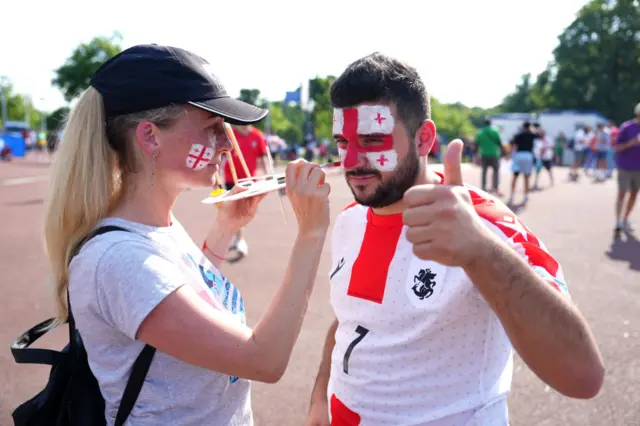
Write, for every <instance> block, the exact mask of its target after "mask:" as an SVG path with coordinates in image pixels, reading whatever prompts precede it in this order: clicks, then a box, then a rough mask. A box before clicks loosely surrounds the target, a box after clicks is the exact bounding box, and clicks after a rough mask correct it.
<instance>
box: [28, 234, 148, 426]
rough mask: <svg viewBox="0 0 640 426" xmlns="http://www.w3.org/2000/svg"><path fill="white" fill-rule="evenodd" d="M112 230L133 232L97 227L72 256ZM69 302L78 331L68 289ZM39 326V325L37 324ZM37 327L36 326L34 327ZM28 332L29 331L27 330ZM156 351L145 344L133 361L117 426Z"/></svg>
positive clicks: (72, 324) (72, 326) (71, 325)
mask: <svg viewBox="0 0 640 426" xmlns="http://www.w3.org/2000/svg"><path fill="white" fill-rule="evenodd" d="M112 231H125V232H131V231H129V230H128V229H125V228H121V227H119V226H114V225H107V226H101V227H99V228H96V229H94V230H93V232H91V233H90V234H89V235H87V236H86V237H85V238H84V239H83V240H82V241H80V243H78V245H77V246H76V248H75V249H74V251H73V254H72V256H71V258H73V257H75V256H76V255H77V254H78V253H79V252H80V249H81V248H82V246H83V245H84V244H86V243H87V242H88V241H89V240H90V239H92V238H93V237H97V236H98V235H102V234H106V233H107V232H112ZM67 303H68V306H69V332H70V334H71V333H72V331H76V324H75V321H74V319H73V315H72V314H71V301H70V300H69V292H68V291H67ZM36 327H37V326H36ZM34 328H35V327H34ZM27 333H28V332H27ZM74 341H75V339H74V338H73V337H71V342H72V345H73V344H74ZM155 353H156V348H154V347H153V346H149V345H145V347H144V349H143V350H142V352H140V355H138V358H136V360H135V362H134V363H133V367H132V369H131V375H130V376H129V380H128V381H127V386H126V388H125V389H124V394H123V395H122V399H121V400H120V407H119V408H118V414H117V415H116V422H115V426H122V425H123V424H124V422H125V420H127V418H128V417H129V414H131V410H133V406H134V405H135V403H136V401H137V400H138V396H139V395H140V391H141V390H142V386H143V385H144V380H145V378H146V377H147V373H148V372H149V368H150V367H151V361H153V356H154V355H155Z"/></svg>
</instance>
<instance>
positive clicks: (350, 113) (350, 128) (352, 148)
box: [339, 108, 393, 169]
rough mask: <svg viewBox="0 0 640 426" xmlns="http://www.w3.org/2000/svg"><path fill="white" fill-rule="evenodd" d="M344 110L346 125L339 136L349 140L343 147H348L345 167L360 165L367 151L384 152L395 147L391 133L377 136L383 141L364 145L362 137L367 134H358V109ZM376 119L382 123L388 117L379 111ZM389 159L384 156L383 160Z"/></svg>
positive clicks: (344, 162) (344, 161)
mask: <svg viewBox="0 0 640 426" xmlns="http://www.w3.org/2000/svg"><path fill="white" fill-rule="evenodd" d="M342 111H343V117H344V125H343V129H342V134H340V135H339V136H342V137H343V138H345V139H346V140H347V146H346V147H344V146H342V147H341V148H342V149H345V148H346V154H345V158H344V160H343V163H342V165H343V167H344V168H345V169H349V168H353V167H356V166H357V165H358V162H359V159H360V158H361V157H364V154H366V153H367V152H382V151H389V150H392V149H393V136H392V135H391V134H382V135H376V138H378V139H382V143H380V144H374V145H366V146H363V145H362V144H361V141H360V139H362V138H366V137H367V135H359V134H358V109H357V108H347V109H344V110H342ZM374 119H375V120H376V121H378V122H379V123H381V122H382V121H383V120H386V118H385V117H382V116H381V115H380V114H379V113H378V116H377V117H375V118H374ZM387 160H388V159H387V158H384V159H383V160H381V161H383V162H384V161H387Z"/></svg>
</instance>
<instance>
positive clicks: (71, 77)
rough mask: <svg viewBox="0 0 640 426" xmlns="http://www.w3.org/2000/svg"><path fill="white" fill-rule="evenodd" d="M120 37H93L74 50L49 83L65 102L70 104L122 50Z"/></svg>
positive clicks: (117, 35)
mask: <svg viewBox="0 0 640 426" xmlns="http://www.w3.org/2000/svg"><path fill="white" fill-rule="evenodd" d="M121 41H122V36H121V35H120V34H119V33H117V32H116V33H114V34H113V35H112V36H111V37H102V36H101V37H94V38H93V39H92V40H91V41H90V42H89V43H82V44H80V45H79V46H78V47H76V48H75V50H74V51H73V53H72V54H71V56H70V57H69V58H67V60H66V62H65V63H64V64H63V65H62V66H61V67H60V68H58V69H57V70H55V74H56V77H55V78H54V79H53V80H52V81H51V84H53V85H54V86H55V87H58V88H59V89H60V91H61V92H62V94H63V95H64V98H65V100H66V101H67V102H71V101H72V100H73V99H75V98H76V97H77V96H78V95H80V94H81V93H82V92H83V91H84V90H85V89H86V88H87V87H89V82H90V80H91V76H93V74H94V73H95V72H96V71H97V70H98V68H100V66H101V65H102V64H104V63H105V62H106V61H107V60H108V59H109V58H111V57H113V56H115V55H117V54H118V53H120V51H121V50H122V49H121V47H120V43H121Z"/></svg>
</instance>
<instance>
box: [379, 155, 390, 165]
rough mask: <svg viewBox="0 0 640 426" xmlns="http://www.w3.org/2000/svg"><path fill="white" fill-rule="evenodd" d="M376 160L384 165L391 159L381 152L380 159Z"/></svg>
mask: <svg viewBox="0 0 640 426" xmlns="http://www.w3.org/2000/svg"><path fill="white" fill-rule="evenodd" d="M376 161H377V162H378V163H380V165H381V166H384V163H386V162H387V161H389V159H388V158H387V157H385V156H384V154H381V155H380V157H378V159H377V160H376Z"/></svg>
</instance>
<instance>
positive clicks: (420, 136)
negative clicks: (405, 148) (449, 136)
mask: <svg viewBox="0 0 640 426" xmlns="http://www.w3.org/2000/svg"><path fill="white" fill-rule="evenodd" d="M435 140H436V125H435V123H434V122H433V121H431V120H424V121H423V122H422V124H420V127H418V131H416V135H415V137H414V143H415V145H416V146H417V147H418V155H419V156H420V157H426V156H427V155H428V154H429V152H431V148H433V143H434V142H435Z"/></svg>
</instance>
